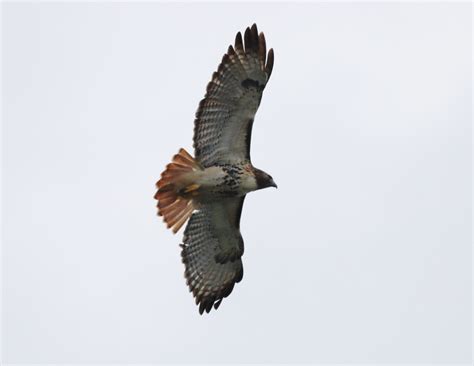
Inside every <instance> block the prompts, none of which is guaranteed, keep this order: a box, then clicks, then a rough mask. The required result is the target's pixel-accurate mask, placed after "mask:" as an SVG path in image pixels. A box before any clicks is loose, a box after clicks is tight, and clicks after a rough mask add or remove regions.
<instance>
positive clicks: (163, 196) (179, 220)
mask: <svg viewBox="0 0 474 366" xmlns="http://www.w3.org/2000/svg"><path fill="white" fill-rule="evenodd" d="M201 169H202V168H201V166H200V165H199V164H198V163H197V162H196V160H194V158H193V157H192V156H191V155H189V154H188V153H187V152H186V150H184V149H180V150H179V152H178V154H176V155H175V156H173V160H172V162H171V163H169V164H168V165H167V166H166V169H165V171H164V172H163V173H162V174H161V178H160V180H159V181H158V182H157V183H156V187H157V188H158V191H157V192H156V194H155V199H156V200H158V205H157V207H158V215H159V216H163V219H164V221H165V222H166V224H167V226H168V228H171V230H173V232H174V233H176V232H178V230H179V229H180V228H181V227H182V226H183V224H184V223H185V222H186V221H187V219H188V218H189V217H190V216H191V215H192V213H193V211H194V210H195V208H196V203H195V202H194V201H193V199H192V196H191V195H186V194H183V193H182V192H184V193H186V192H187V187H188V186H191V187H192V190H194V189H195V187H196V184H195V183H193V182H192V174H191V173H192V172H195V171H198V170H201Z"/></svg>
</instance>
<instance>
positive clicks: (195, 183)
mask: <svg viewBox="0 0 474 366" xmlns="http://www.w3.org/2000/svg"><path fill="white" fill-rule="evenodd" d="M244 40H245V47H244V42H243V40H242V36H241V34H240V32H239V33H238V34H237V36H236V39H235V45H234V47H233V46H230V47H229V49H228V52H227V53H226V54H225V55H224V57H223V58H222V62H221V64H220V65H219V68H218V70H217V72H215V73H214V74H213V76H212V80H211V82H210V83H209V84H208V86H207V93H206V96H205V98H204V99H203V100H202V101H201V103H200V104H199V108H198V111H197V112H196V120H195V127H194V149H195V158H193V157H192V156H191V155H189V154H188V153H187V152H186V151H185V150H184V149H181V150H180V151H179V153H178V154H177V155H175V156H174V157H173V161H172V162H171V163H170V164H168V166H167V167H166V170H165V171H164V172H163V173H162V176H161V179H160V180H159V181H158V183H157V187H158V192H157V194H156V195H155V198H156V199H158V213H159V215H162V216H163V217H164V220H165V222H166V223H167V224H168V227H170V228H172V230H173V231H174V232H177V231H178V230H179V229H180V227H181V226H182V225H183V224H184V223H185V222H186V221H187V220H188V219H189V218H190V219H189V222H188V224H187V226H186V229H185V231H184V238H183V244H182V248H183V250H182V258H183V262H184V264H185V267H186V270H185V276H186V279H187V283H188V286H189V288H190V290H191V291H192V292H193V295H194V296H195V297H196V303H197V304H199V311H200V313H202V312H203V311H206V312H209V311H210V310H211V308H212V307H213V306H214V308H216V309H217V307H218V306H219V305H220V303H221V301H222V299H223V298H224V297H226V296H228V295H229V294H230V292H231V291H232V289H233V287H234V284H235V283H237V282H239V281H240V280H241V279H242V275H243V268H242V261H241V257H242V255H243V252H244V244H243V240H242V236H241V235H240V215H241V212H242V206H243V202H244V198H245V195H246V194H247V193H249V192H251V191H255V190H257V189H261V188H266V187H270V186H274V187H276V184H275V183H274V182H273V179H272V178H271V177H270V176H269V175H268V174H266V173H264V172H263V171H261V170H259V169H256V168H255V167H253V165H252V163H251V161H250V139H251V133H252V125H253V121H254V117H255V113H256V112H257V109H258V106H259V105H260V101H261V98H262V92H263V90H264V88H265V85H266V83H267V82H268V79H269V77H270V74H271V71H272V68H273V50H270V51H269V52H268V57H267V53H266V45H265V37H264V36H263V33H260V34H258V31H257V26H256V25H255V24H254V25H253V26H252V27H251V28H247V30H246V31H245V36H244Z"/></svg>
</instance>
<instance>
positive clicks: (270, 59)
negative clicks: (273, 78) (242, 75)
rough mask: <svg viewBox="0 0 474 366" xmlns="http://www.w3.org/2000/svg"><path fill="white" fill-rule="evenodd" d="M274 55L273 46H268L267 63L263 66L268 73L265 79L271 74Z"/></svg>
mask: <svg viewBox="0 0 474 366" xmlns="http://www.w3.org/2000/svg"><path fill="white" fill-rule="evenodd" d="M274 57H275V56H274V53H273V48H270V50H269V51H268V56H267V64H266V66H265V71H266V73H267V75H268V77H267V80H268V79H270V75H271V74H272V70H273V59H274Z"/></svg>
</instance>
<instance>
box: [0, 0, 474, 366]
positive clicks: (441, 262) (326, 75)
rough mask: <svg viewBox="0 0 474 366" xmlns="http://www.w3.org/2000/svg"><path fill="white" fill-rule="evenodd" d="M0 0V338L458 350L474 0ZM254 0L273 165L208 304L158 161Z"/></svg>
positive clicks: (262, 128) (183, 354) (262, 162)
mask: <svg viewBox="0 0 474 366" xmlns="http://www.w3.org/2000/svg"><path fill="white" fill-rule="evenodd" d="M2 7H3V19H2V31H3V38H2V41H3V59H2V61H3V69H2V71H3V84H2V88H3V89H2V97H3V118H2V119H3V143H2V146H3V170H2V173H3V174H2V175H3V192H2V193H3V197H2V198H3V199H2V202H3V204H2V205H3V206H2V209H3V240H2V244H3V248H2V254H3V255H2V257H3V258H2V260H3V262H2V279H3V283H2V285H3V292H2V294H3V307H2V331H3V332H2V346H3V347H2V348H3V361H5V362H8V363H14V362H18V363H107V362H122V363H246V362H255V363H258V362H260V363H261V362H324V363H335V362H340V363H367V362H378V363H403V362H411V363H431V362H442V363H450V362H451V363H455V362H458V363H462V362H464V363H469V362H470V359H471V345H472V339H471V324H472V317H471V308H472V300H471V287H472V278H471V265H472V256H471V222H472V220H471V185H472V181H471V117H472V116H471V100H472V99H471V98H472V86H471V4H470V3H468V2H466V3H463V4H459V3H458V4H454V3H445V4H439V3H438V4H429V3H416V4H410V3H398V4H397V3H385V4H380V3H379V4H374V3H372V4H370V3H360V4H356V3H352V4H351V3H333V4H328V3H316V4H307V3H306V4H303V3H300V4H295V5H290V4H284V3H279V4H272V3H260V4H255V3H254V4H253V3H241V4H225V5H219V4H215V3H208V4H194V5H191V4H153V3H135V4H134V3H121V4H114V3H108V4H106V3H102V4H100V3H89V4H77V3H69V4H67V3H62V4H61V3H42V4H34V5H33V4H30V3H17V4H12V3H3V4H2ZM254 22H256V23H257V25H258V27H259V30H261V31H264V32H265V35H266V38H267V45H268V47H273V48H274V49H275V67H274V70H273V74H272V78H271V80H270V82H269V84H268V85H267V89H266V90H265V92H264V96H263V100H262V104H261V106H260V109H259V111H258V113H257V116H256V120H255V124H254V128H253V137H252V150H251V153H252V161H253V163H254V164H255V166H257V167H258V168H261V169H263V170H265V171H267V172H268V173H270V174H271V175H272V176H273V177H274V179H275V181H276V182H277V183H278V187H279V188H278V190H274V189H271V190H270V189H268V190H263V191H260V192H256V193H251V194H250V195H249V196H248V197H247V199H246V201H245V206H244V211H243V214H242V222H241V230H242V235H243V237H244V241H245V254H244V257H243V263H244V278H243V280H242V282H241V283H239V284H237V285H236V287H235V288H234V291H233V293H232V294H231V296H229V297H228V298H226V299H224V301H223V303H222V305H221V307H220V308H219V310H218V311H212V312H211V313H210V314H206V315H204V316H200V315H199V314H198V311H197V307H196V306H195V305H194V299H193V298H192V296H191V294H190V293H189V292H188V289H187V287H186V284H185V280H184V277H183V272H184V267H183V264H182V263H181V258H180V248H179V247H178V244H179V243H180V242H181V237H182V232H180V233H179V234H177V235H172V233H171V232H170V231H168V230H166V228H165V225H164V224H163V223H162V222H161V219H159V218H158V217H157V216H156V209H155V201H154V200H153V198H152V197H153V194H154V183H155V182H156V180H157V179H158V178H159V175H160V173H161V171H162V170H163V168H164V166H165V165H166V164H167V163H168V162H169V161H170V159H171V157H172V155H173V154H175V153H176V152H177V151H178V149H179V148H180V147H184V148H186V149H187V150H188V151H192V132H193V120H194V113H195V110H196V108H197V105H198V102H199V100H200V99H201V98H202V97H203V95H204V92H205V86H206V84H207V82H208V81H209V80H210V78H211V75H212V72H213V71H215V70H216V68H217V66H218V63H219V62H220V60H221V57H222V55H223V54H224V52H225V51H226V50H227V47H228V45H229V44H230V43H232V42H233V40H234V37H235V34H236V32H237V31H243V30H244V29H245V27H247V26H249V25H251V24H252V23H254Z"/></svg>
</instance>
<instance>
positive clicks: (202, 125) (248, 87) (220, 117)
mask: <svg viewBox="0 0 474 366" xmlns="http://www.w3.org/2000/svg"><path fill="white" fill-rule="evenodd" d="M244 40H245V43H244V42H242V35H241V33H240V32H239V33H237V36H236V37H235V45H234V47H232V46H229V49H228V51H227V53H226V54H225V55H224V57H222V61H221V64H220V65H219V67H218V69H217V71H216V72H215V73H214V74H213V75H212V80H211V81H210V82H209V84H208V85H207V92H206V96H205V97H204V99H203V100H201V103H199V108H198V111H197V112H196V120H195V122H194V150H195V154H196V159H197V160H199V162H200V163H201V164H202V165H203V166H205V167H207V166H211V165H214V164H217V163H226V164H232V163H238V162H241V161H250V137H251V133H252V124H253V120H254V117H255V113H256V112H257V109H258V106H259V105H260V100H261V98H262V93H263V89H264V88H265V85H266V84H267V82H268V79H269V78H270V75H271V73H272V69H273V50H272V49H271V50H270V51H269V52H268V58H267V55H266V45H265V36H264V35H263V33H260V34H258V31H257V26H256V25H255V24H254V25H253V26H252V28H247V30H246V31H245V34H244Z"/></svg>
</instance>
